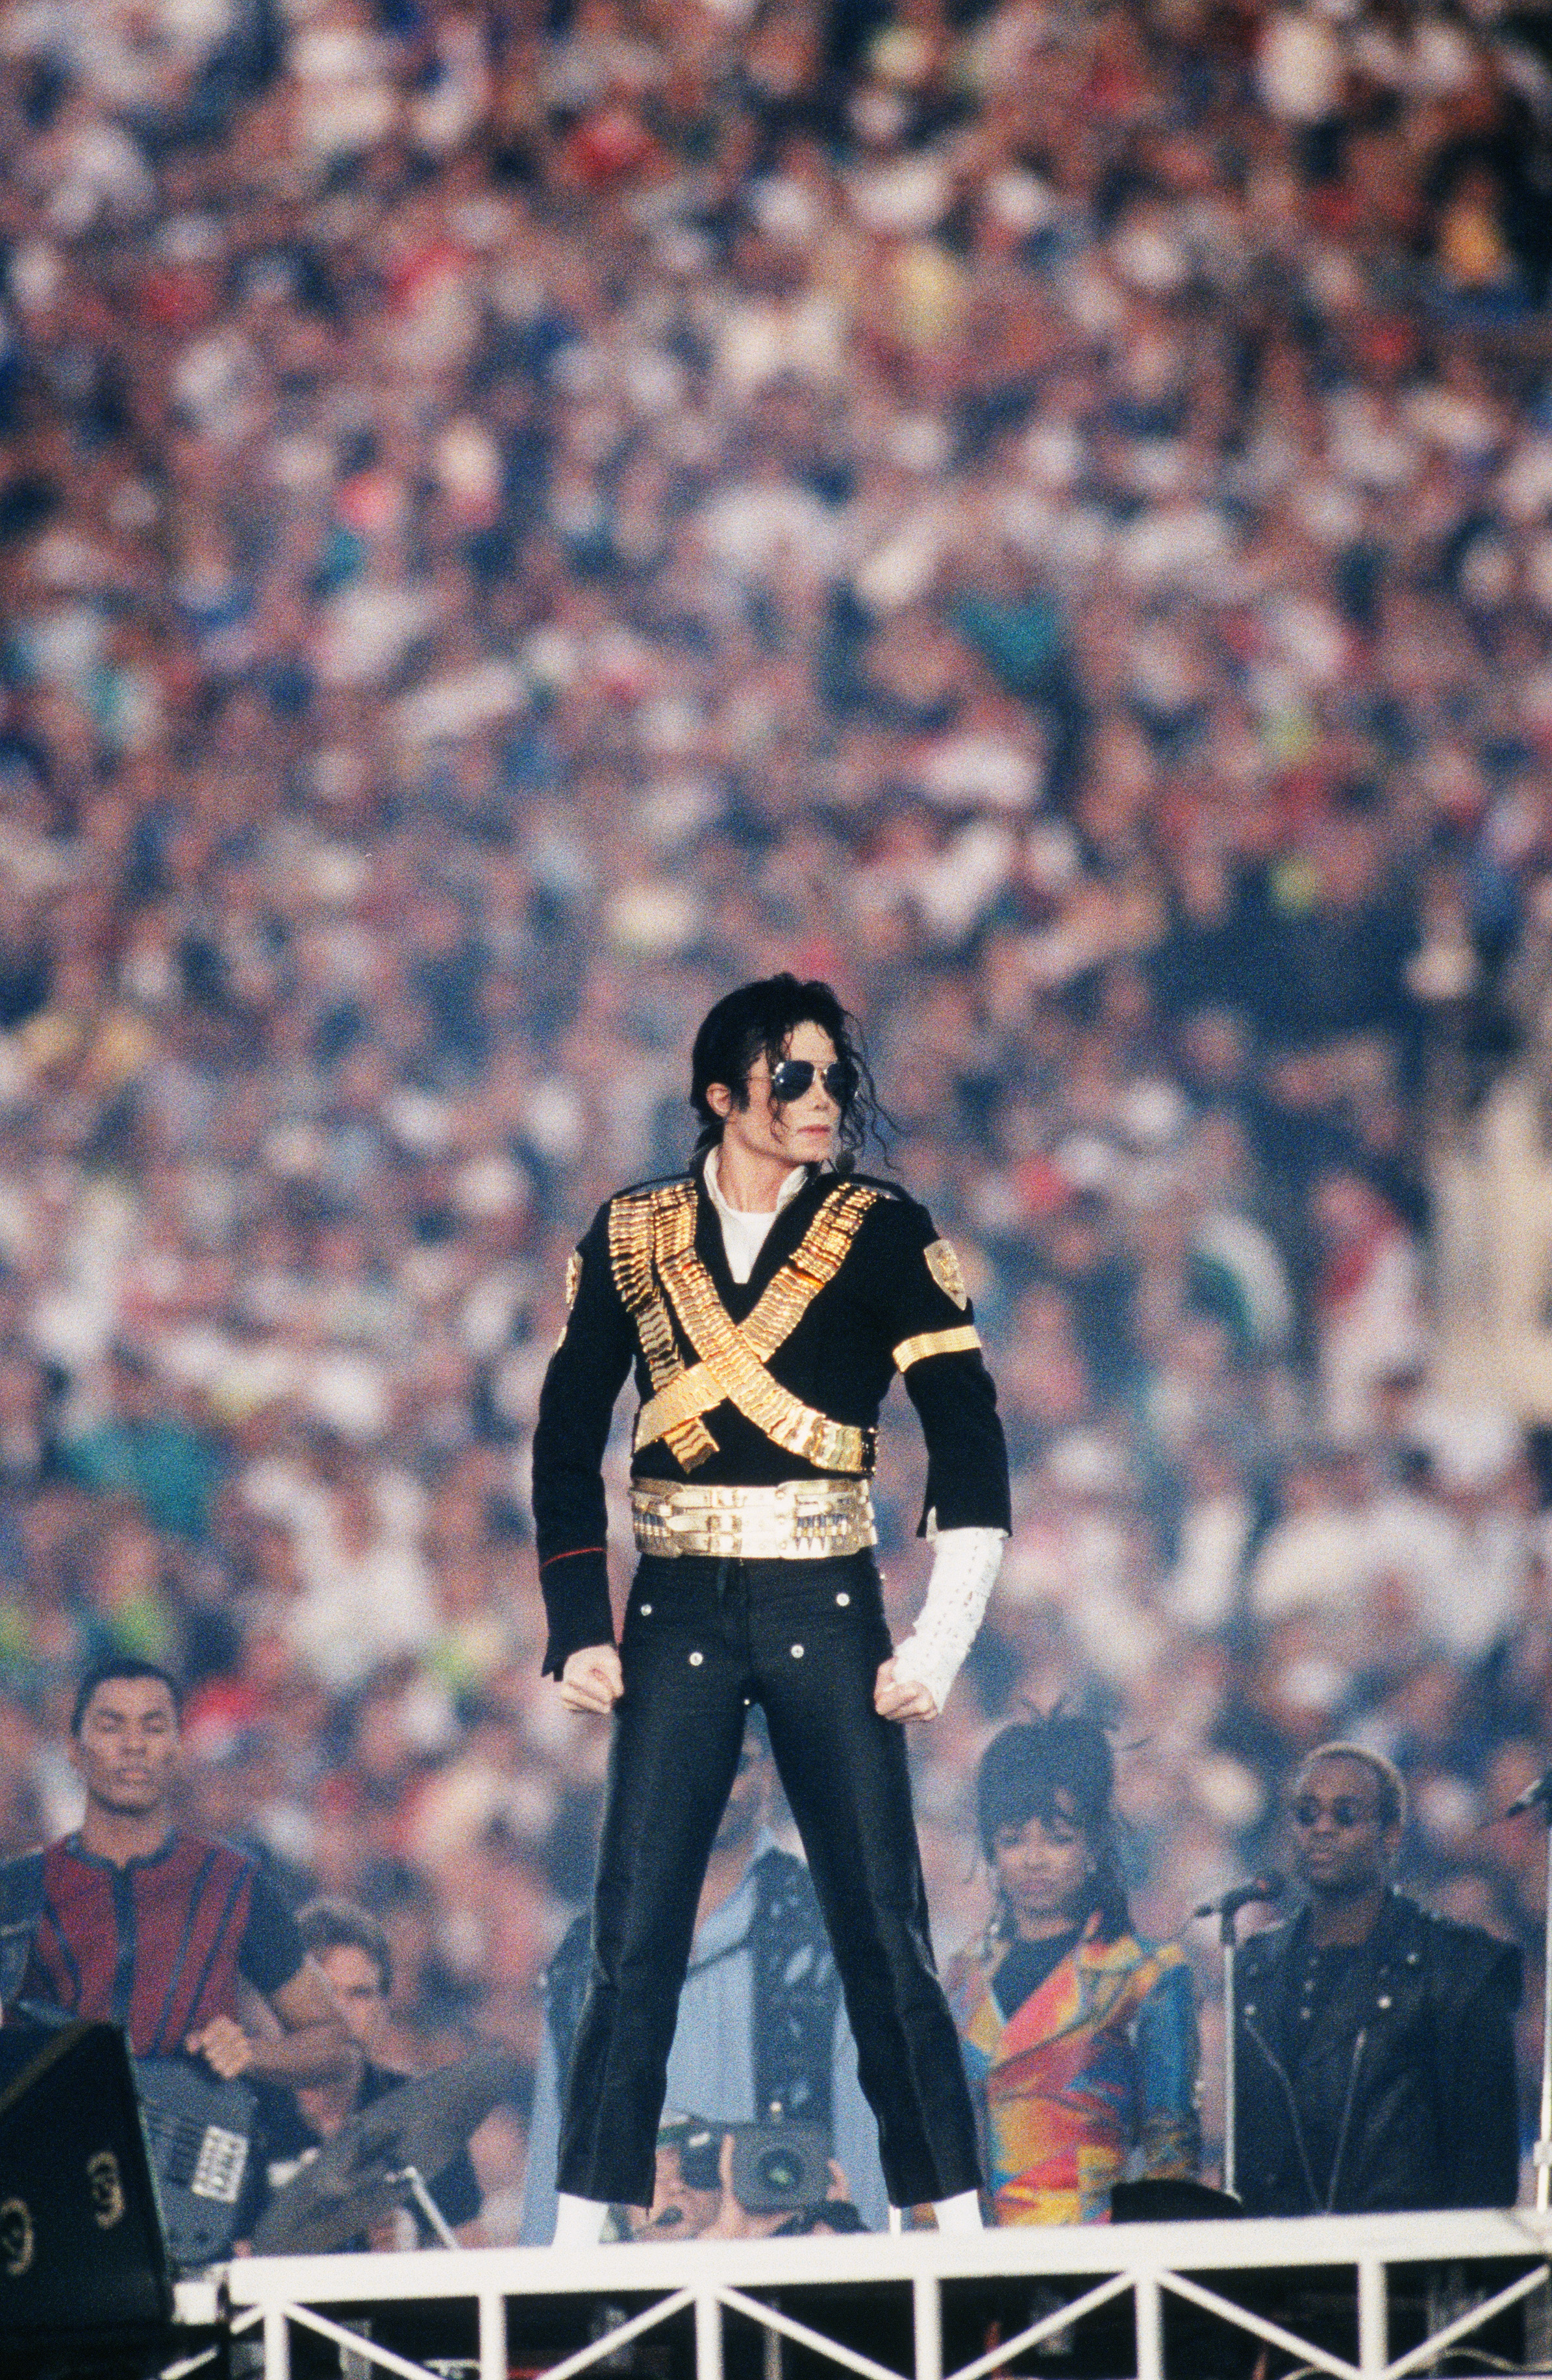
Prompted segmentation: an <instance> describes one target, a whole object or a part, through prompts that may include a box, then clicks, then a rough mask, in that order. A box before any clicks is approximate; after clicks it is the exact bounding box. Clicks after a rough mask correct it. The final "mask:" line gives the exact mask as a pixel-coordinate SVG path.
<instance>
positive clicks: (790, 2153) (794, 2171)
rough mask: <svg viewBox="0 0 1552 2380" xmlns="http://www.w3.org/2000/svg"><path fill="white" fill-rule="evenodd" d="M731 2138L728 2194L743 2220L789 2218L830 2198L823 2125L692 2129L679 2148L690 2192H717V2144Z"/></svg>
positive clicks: (826, 2135) (703, 2126) (705, 2126)
mask: <svg viewBox="0 0 1552 2380" xmlns="http://www.w3.org/2000/svg"><path fill="white" fill-rule="evenodd" d="M730 2133H731V2134H732V2136H733V2194H734V2198H736V2199H737V2201H738V2204H739V2205H740V2206H742V2207H743V2208H744V2209H745V2211H746V2214H749V2215H779V2214H792V2213H795V2212H797V2211H798V2210H799V2209H801V2208H803V2207H806V2206H818V2205H819V2204H822V2202H823V2201H824V2199H825V2198H826V2197H827V2196H828V2195H829V2192H830V2135H829V2133H828V2132H827V2131H826V2130H825V2127H824V2126H823V2125H822V2124H801V2123H787V2122H784V2121H782V2119H779V2118H778V2119H773V2120H771V2121H770V2122H768V2123H758V2124H697V2125H696V2126H695V2128H694V2129H693V2130H692V2131H687V2132H685V2134H684V2136H683V2137H682V2139H681V2141H680V2143H679V2170H680V2171H681V2173H682V2174H683V2175H684V2177H685V2182H686V2184H687V2186H688V2187H689V2188H690V2189H691V2190H716V2189H718V2188H719V2187H720V2186H721V2155H722V2143H723V2141H724V2140H726V2139H727V2137H728V2135H729V2134H730Z"/></svg>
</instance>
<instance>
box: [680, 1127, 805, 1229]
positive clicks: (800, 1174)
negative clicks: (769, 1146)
mask: <svg viewBox="0 0 1552 2380" xmlns="http://www.w3.org/2000/svg"><path fill="white" fill-rule="evenodd" d="M720 1156H721V1149H720V1148H719V1147H715V1146H713V1147H710V1148H709V1149H708V1150H707V1152H706V1163H705V1166H704V1168H703V1169H702V1178H703V1180H704V1181H705V1184H706V1187H707V1190H708V1192H709V1196H710V1199H711V1204H712V1205H713V1207H715V1208H716V1209H717V1212H718V1214H719V1215H721V1216H722V1217H724V1218H726V1217H729V1216H731V1217H732V1219H733V1221H734V1225H735V1226H740V1225H744V1226H746V1225H748V1224H750V1223H753V1222H755V1221H757V1220H758V1221H760V1222H765V1223H769V1222H772V1221H774V1220H775V1218H776V1217H777V1216H778V1215H779V1214H780V1213H781V1211H782V1208H783V1207H785V1206H787V1205H789V1204H790V1202H791V1201H792V1200H793V1199H794V1198H795V1197H796V1196H797V1194H798V1192H799V1191H800V1190H801V1189H802V1187H803V1185H804V1184H805V1183H806V1181H807V1179H808V1168H807V1167H806V1165H794V1167H793V1170H792V1172H790V1173H789V1174H788V1176H787V1178H786V1180H785V1181H784V1182H783V1183H782V1186H781V1188H780V1190H778V1191H777V1193H776V1204H775V1205H774V1207H771V1208H759V1209H758V1210H757V1209H756V1208H749V1207H734V1206H730V1205H729V1203H728V1201H727V1199H726V1198H725V1197H724V1196H722V1185H721V1182H720V1181H719V1179H718V1169H717V1160H718V1159H719V1157H720Z"/></svg>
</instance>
